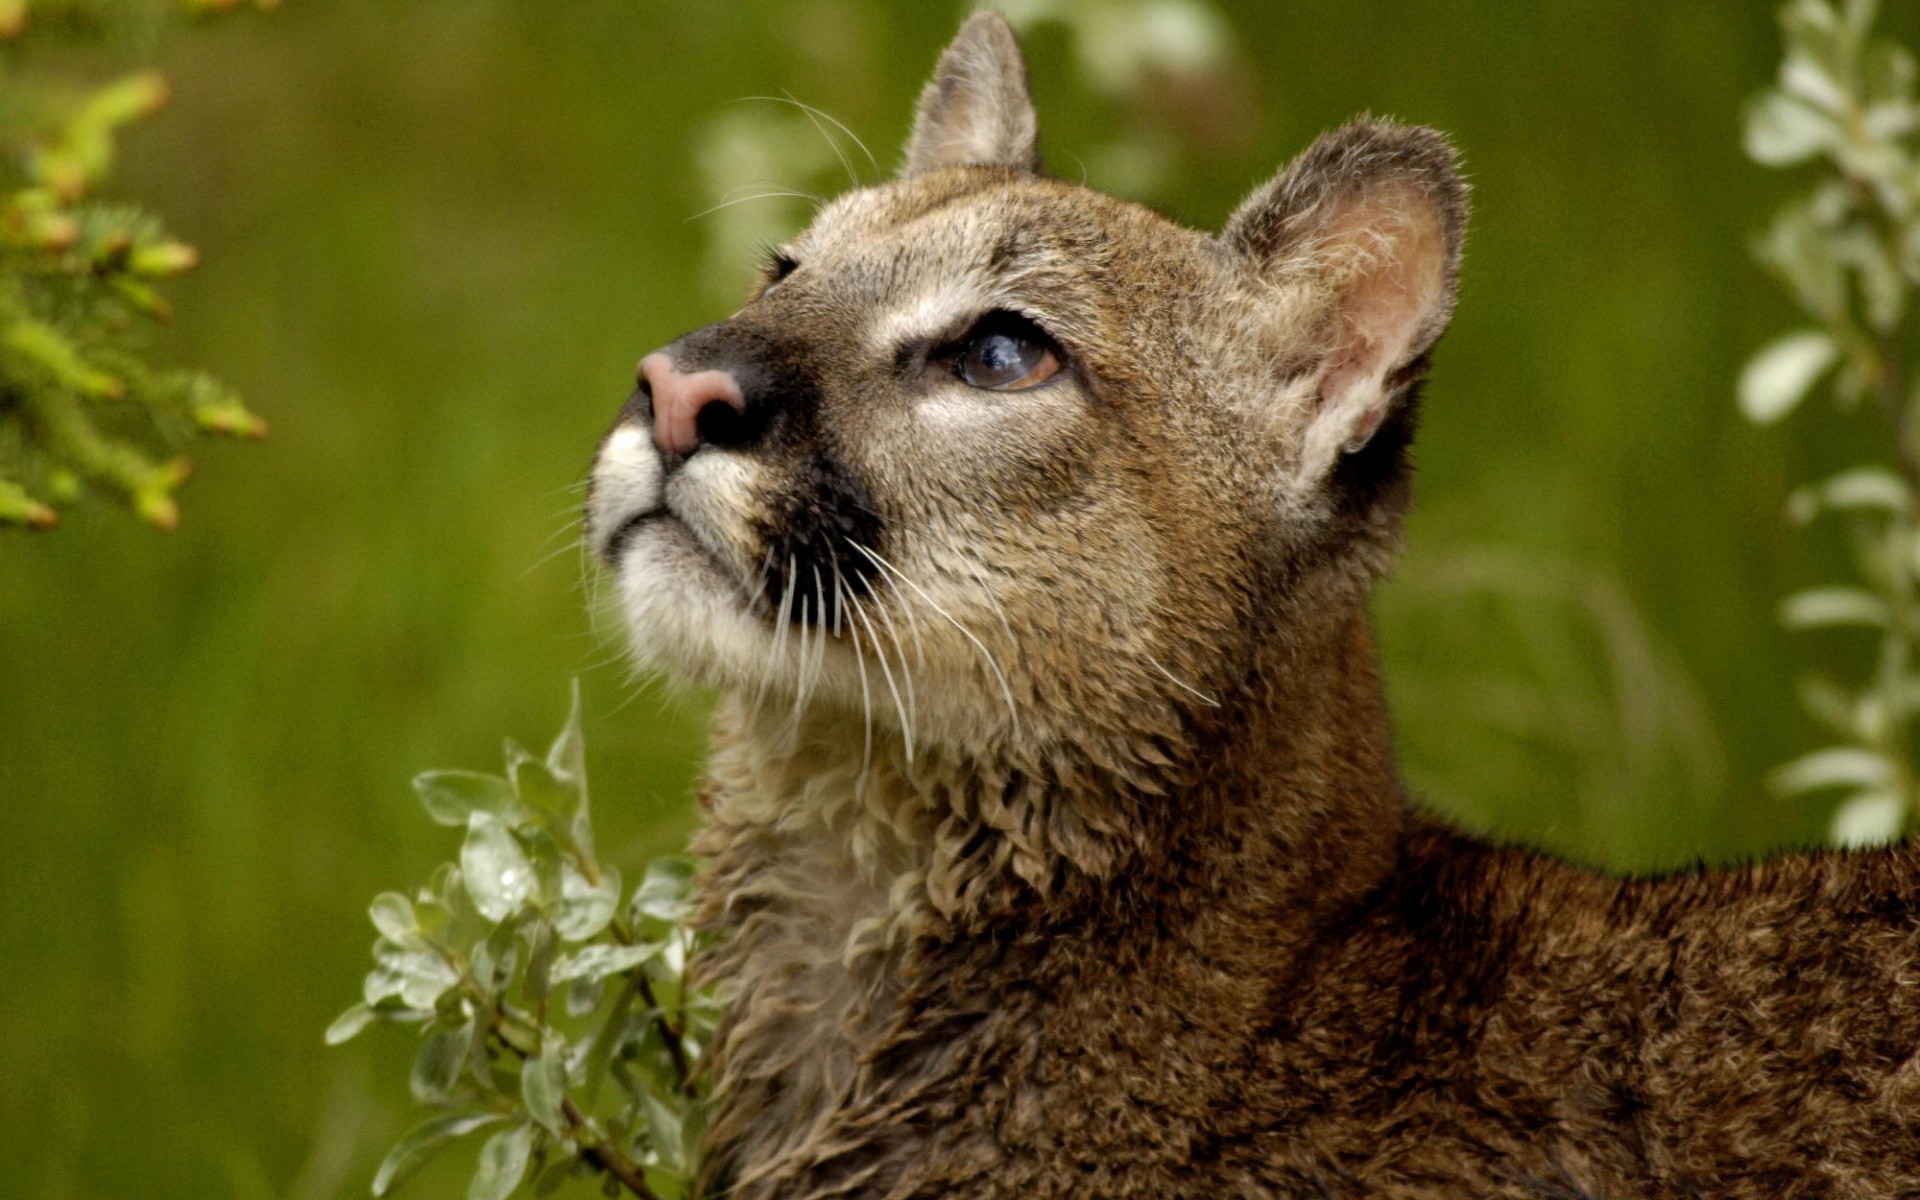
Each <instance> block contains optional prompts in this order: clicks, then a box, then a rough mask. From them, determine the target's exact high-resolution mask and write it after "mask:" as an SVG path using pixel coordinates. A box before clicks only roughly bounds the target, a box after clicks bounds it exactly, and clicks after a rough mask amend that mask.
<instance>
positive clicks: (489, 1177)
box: [467, 1125, 533, 1200]
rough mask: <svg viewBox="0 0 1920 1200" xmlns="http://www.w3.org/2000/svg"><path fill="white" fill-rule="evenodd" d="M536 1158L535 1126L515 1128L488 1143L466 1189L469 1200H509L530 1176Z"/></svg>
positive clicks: (518, 1126)
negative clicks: (532, 1162)
mask: <svg viewBox="0 0 1920 1200" xmlns="http://www.w3.org/2000/svg"><path fill="white" fill-rule="evenodd" d="M531 1157H533V1126H531V1125H516V1126H514V1127H513V1128H512V1129H505V1130H502V1131H500V1132H499V1133H496V1134H494V1135H493V1136H492V1137H490V1138H488V1139H487V1142H486V1145H484V1146H482V1147H480V1167H479V1169H478V1170H476V1171H475V1172H474V1173H473V1182H472V1183H471V1184H469V1185H468V1186H467V1200H506V1198H507V1197H508V1196H510V1195H512V1194H513V1189H515V1188H517V1187H519V1186H520V1181H521V1180H522V1179H524V1178H526V1175H527V1160H528V1159H530V1158H531Z"/></svg>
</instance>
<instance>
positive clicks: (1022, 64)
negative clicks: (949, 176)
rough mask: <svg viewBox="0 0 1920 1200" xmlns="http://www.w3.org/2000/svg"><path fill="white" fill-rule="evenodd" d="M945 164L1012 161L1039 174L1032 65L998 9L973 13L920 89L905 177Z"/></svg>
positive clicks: (981, 164)
mask: <svg viewBox="0 0 1920 1200" xmlns="http://www.w3.org/2000/svg"><path fill="white" fill-rule="evenodd" d="M941 167H1008V168H1011V169H1013V170H1016V171H1024V172H1026V173H1028V174H1030V175H1038V174H1039V173H1040V149H1039V134H1038V132H1037V130H1036V127H1035V121H1034V116H1033V100H1032V98H1031V97H1030V96H1029V95H1028V94H1027V64H1026V61H1025V60H1024V59H1023V58H1021V56H1020V43H1019V42H1018V41H1017V40H1015V38H1014V36H1013V27H1012V26H1010V25H1008V24H1007V19H1006V18H1005V17H1003V16H1001V15H1000V14H999V13H996V12H990V11H985V10H982V11H980V12H977V13H975V14H973V16H971V17H969V18H967V23H966V24H964V25H962V26H961V27H960V32H959V34H957V35H956V36H955V37H954V39H953V44H952V45H950V46H948V47H947V50H946V53H945V54H942V55H941V56H940V65H939V66H937V67H935V68H934V70H933V80H932V82H930V83H928V84H927V87H926V90H925V91H923V92H921V93H920V111H919V113H918V114H916V115H915V117H914V120H913V137H912V139H911V140H910V141H909V142H908V144H907V164H906V167H905V168H904V169H903V170H902V172H901V173H902V174H903V175H917V174H919V173H920V172H922V171H933V170H937V169H939V168H941Z"/></svg>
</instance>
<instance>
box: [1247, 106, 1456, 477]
mask: <svg viewBox="0 0 1920 1200" xmlns="http://www.w3.org/2000/svg"><path fill="white" fill-rule="evenodd" d="M1466 222H1467V186H1466V183H1465V182H1464V181H1463V180H1462V179H1461V178H1460V172H1459V168H1458V166H1457V165H1456V162H1455V159H1454V153H1453V148H1452V147H1451V146H1449V145H1448V144H1447V142H1446V139H1445V138H1443V137H1442V136H1441V135H1440V134H1438V133H1436V132H1434V131H1433V130H1431V129H1425V128H1421V127H1418V126H1408V125H1395V124H1392V123H1390V122H1385V121H1375V120H1369V119H1362V120H1358V121H1354V122H1352V123H1351V124H1348V125H1345V126H1343V127H1341V128H1339V129H1337V130H1334V131H1333V132H1332V133H1329V134H1326V135H1324V136H1323V137H1321V138H1320V139H1319V140H1318V141H1316V142H1315V143H1314V144H1313V145H1312V146H1310V147H1308V148H1307V150H1306V151H1305V152H1304V153H1302V154H1301V155H1300V156H1299V157H1298V158H1296V159H1295V160H1294V161H1293V162H1292V163H1291V164H1289V165H1288V167H1287V168H1286V170H1284V171H1282V172H1281V173H1280V175H1279V177H1278V178H1276V179H1274V180H1273V181H1272V182H1271V183H1269V184H1267V185H1266V186H1265V187H1262V188H1260V189H1259V190H1258V191H1256V192H1254V194H1253V195H1252V196H1250V197H1248V198H1247V200H1246V202H1245V203H1244V204H1242V205H1241V206H1240V209H1239V211H1237V212H1235V213H1234V214H1233V216H1232V218H1231V219H1230V220H1228V222H1227V227H1226V229H1225V230H1223V231H1222V233H1221V235H1220V237H1221V240H1222V241H1224V242H1225V243H1226V244H1227V245H1228V246H1229V247H1231V248H1232V249H1233V250H1235V251H1236V252H1238V253H1239V254H1241V255H1244V256H1245V257H1246V258H1247V259H1248V260H1249V261H1250V265H1251V266H1252V267H1253V268H1254V269H1255V270H1256V271H1258V272H1259V273H1260V274H1262V275H1263V276H1265V277H1266V278H1268V279H1270V280H1272V281H1273V282H1275V283H1276V284H1279V285H1281V286H1283V287H1286V288H1288V289H1289V290H1292V289H1293V288H1299V289H1301V293H1303V294H1304V295H1305V296H1306V297H1307V301H1306V302H1307V304H1308V305H1309V306H1310V308H1311V311H1310V312H1309V313H1307V321H1306V324H1305V327H1306V328H1307V329H1309V330H1310V331H1311V332H1310V334H1309V335H1308V337H1309V338H1310V342H1309V344H1308V345H1307V346H1306V347H1305V349H1304V353H1303V355H1302V356H1301V359H1302V360H1303V361H1304V362H1305V364H1306V369H1307V370H1308V371H1310V372H1312V376H1313V382H1314V384H1315V408H1314V410H1313V412H1312V413H1311V414H1309V416H1308V418H1307V424H1306V427H1305V431H1304V435H1303V437H1302V440H1301V443H1300V455H1299V464H1298V472H1299V474H1300V475H1302V476H1305V477H1306V478H1305V479H1303V480H1302V482H1309V483H1310V482H1313V481H1314V480H1315V479H1317V478H1318V477H1320V476H1322V475H1324V474H1325V473H1326V471H1327V469H1328V468H1330V467H1331V466H1332V465H1333V464H1334V462H1335V461H1337V460H1338V458H1339V456H1340V455H1341V454H1342V453H1346V452H1349V451H1353V450H1357V449H1359V448H1360V447H1362V446H1364V445H1365V444H1366V443H1367V441H1368V439H1370V438H1371V437H1372V436H1373V434H1374V432H1375V431H1377V430H1378V429H1379V428H1380V426H1381V424H1382V423H1383V422H1384V421H1385V419H1386V417H1387V416H1388V414H1389V412H1390V411H1391V409H1392V407H1393V405H1394V403H1395V402H1396V401H1397V400H1398V399H1399V398H1400V397H1401V396H1402V395H1403V394H1404V393H1405V391H1406V390H1407V387H1408V385H1409V384H1411V383H1412V382H1413V379H1414V377H1415V376H1417V375H1418V373H1419V370H1420V366H1421V365H1422V363H1423V362H1424V358H1423V356H1424V355H1425V354H1426V352H1427V351H1428V350H1429V349H1430V348H1432V346H1433V343H1434V342H1435V341H1437V340H1439V337H1440V335H1441V333H1443V332H1444V331H1445V330H1446V327H1447V321H1448V319H1449V318H1450V317H1451V316H1452V315H1453V302H1454V295H1455V292H1456V288H1457V283H1458V278H1459V271H1460V244H1461V240H1462V238H1463V236H1464V234H1465V232H1466Z"/></svg>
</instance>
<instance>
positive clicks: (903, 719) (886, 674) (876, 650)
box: [853, 602, 913, 762]
mask: <svg viewBox="0 0 1920 1200" xmlns="http://www.w3.org/2000/svg"><path fill="white" fill-rule="evenodd" d="M853 616H854V619H855V620H857V621H859V622H860V624H861V625H862V626H863V627H864V628H865V629H866V631H867V638H868V640H870V641H872V642H873V656H874V658H876V659H878V660H879V663H880V677H881V678H882V679H884V680H886V681H887V691H888V692H890V693H892V695H893V708H894V711H895V712H897V713H899V714H900V732H901V734H902V735H903V736H904V738H905V739H906V749H907V761H908V762H912V761H913V724H912V722H910V721H908V720H907V709H906V706H905V705H904V704H902V703H901V702H900V689H899V687H897V686H896V685H895V684H894V682H893V669H892V668H891V667H889V666H887V655H886V652H885V651H884V650H882V649H881V648H880V639H879V637H877V636H876V635H875V634H874V632H873V622H872V621H870V620H868V619H867V615H866V613H865V612H864V611H862V609H861V606H860V605H859V603H858V602H855V604H854V606H853ZM853 644H854V647H855V648H856V649H857V648H858V647H859V645H860V639H859V637H858V636H857V635H856V636H855V637H854V640H853ZM906 666H907V663H906V659H905V657H904V656H903V657H902V658H901V660H900V671H901V674H903V675H904V674H905V673H906ZM862 682H863V683H864V682H865V680H864V677H863V679H862Z"/></svg>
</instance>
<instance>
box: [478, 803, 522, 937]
mask: <svg viewBox="0 0 1920 1200" xmlns="http://www.w3.org/2000/svg"><path fill="white" fill-rule="evenodd" d="M460 874H461V878H462V879H463V880H464V881H465V883H466V885H467V895H468V896H470V897H472V899H473V906H474V907H475V908H477V909H479V910H480V915H481V916H483V917H485V918H486V919H487V920H489V921H501V920H505V919H506V918H507V916H509V915H510V914H512V913H513V912H515V911H516V910H518V909H519V908H520V907H521V906H522V905H524V904H526V903H527V901H528V900H530V899H532V897H533V894H534V886H535V883H534V874H533V866H532V864H531V863H529V862H528V861H527V856H526V855H525V854H524V853H522V852H521V849H520V845H519V843H518V842H516V841H515V840H514V838H513V834H512V833H511V832H509V831H508V829H507V827H506V826H505V825H503V824H502V823H501V822H500V821H499V820H498V819H497V818H495V817H494V816H493V815H492V814H491V813H486V812H477V811H476V812H473V813H471V814H469V815H468V817H467V840H466V841H465V843H463V844H462V845H461V847H460Z"/></svg>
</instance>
